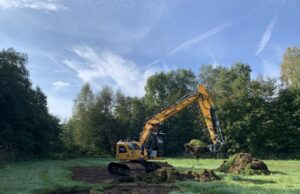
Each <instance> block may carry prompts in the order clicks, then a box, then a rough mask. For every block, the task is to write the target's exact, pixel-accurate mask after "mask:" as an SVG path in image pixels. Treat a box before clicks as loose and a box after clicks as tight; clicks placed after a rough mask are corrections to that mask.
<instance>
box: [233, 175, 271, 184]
mask: <svg viewBox="0 0 300 194" xmlns="http://www.w3.org/2000/svg"><path fill="white" fill-rule="evenodd" d="M233 180H235V181H240V182H248V183H253V184H258V185H262V184H274V183H276V182H275V181H273V180H261V179H248V178H244V177H238V176H235V177H233Z"/></svg>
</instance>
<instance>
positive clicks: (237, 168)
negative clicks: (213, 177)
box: [218, 153, 270, 175]
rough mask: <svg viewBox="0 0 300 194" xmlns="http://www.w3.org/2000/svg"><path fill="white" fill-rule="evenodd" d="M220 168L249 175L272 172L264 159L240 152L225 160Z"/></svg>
mask: <svg viewBox="0 0 300 194" xmlns="http://www.w3.org/2000/svg"><path fill="white" fill-rule="evenodd" d="M218 170H219V171H221V172H225V173H236V174H247V175H254V174H265V175H268V174H270V171H269V169H268V167H267V165H266V164H265V163H264V162H263V161H262V160H258V159H256V158H254V157H252V156H251V154H249V153H238V154H235V155H233V156H232V157H230V158H229V160H228V161H224V163H223V164H222V165H221V166H220V167H219V168H218Z"/></svg>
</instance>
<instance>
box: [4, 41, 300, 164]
mask: <svg viewBox="0 0 300 194" xmlns="http://www.w3.org/2000/svg"><path fill="white" fill-rule="evenodd" d="M27 62H28V59H27V56H26V55H25V54H22V53H18V52H16V51H15V50H13V49H7V50H2V51H1V52H0V88H1V89H0V110H1V111H0V161H1V157H2V158H4V156H16V157H20V156H21V157H22V156H36V155H37V156H39V155H47V154H49V153H53V152H71V153H72V152H77V153H82V154H89V153H91V154H96V155H101V154H113V153H114V149H115V143H116V142H117V141H118V140H120V139H123V140H126V139H127V138H131V139H137V138H138V137H139V133H140V132H141V131H142V127H143V125H144V123H145V121H146V120H147V118H149V117H151V116H152V115H154V114H155V113H157V112H159V111H160V110H162V109H163V108H165V107H166V106H169V105H171V104H173V103H175V102H176V101H177V100H178V99H180V98H181V97H182V96H183V95H185V94H186V93H188V92H190V91H191V90H194V89H195V88H196V86H197V85H198V84H199V83H202V82H204V83H205V85H206V86H207V88H208V90H209V92H210V93H211V95H212V96H213V98H214V101H215V103H216V105H217V106H218V112H217V114H218V117H219V120H220V124H221V128H222V129H223V133H224V135H225V138H226V144H225V146H224V147H223V152H226V153H229V154H233V153H237V152H250V153H252V154H254V155H256V156H259V157H271V158H284V157H293V158H299V157H300V142H299V139H300V77H299V75H300V48H298V47H293V48H288V49H287V51H286V53H285V55H284V56H283V61H282V64H281V79H280V80H278V79H274V78H263V77H262V76H258V77H257V78H256V79H251V77H250V73H251V68H250V66H249V65H247V64H243V63H237V64H234V65H233V66H231V67H222V66H218V67H213V66H211V65H203V66H201V68H200V72H199V74H198V75H196V74H195V73H194V72H192V71H191V70H187V69H178V70H176V71H169V72H157V73H156V74H154V75H152V76H150V77H149V78H148V79H147V82H146V85H145V95H144V96H143V97H141V98H137V97H129V96H126V95H124V94H123V93H122V91H121V90H117V91H113V90H112V89H111V88H110V87H108V86H105V87H103V88H102V89H101V90H100V91H96V93H95V92H94V91H92V89H91V86H90V85H89V84H88V83H85V84H84V85H83V86H82V88H81V91H80V92H79V93H78V95H77V97H76V99H75V100H74V107H73V113H72V116H71V118H70V119H69V120H68V121H66V122H65V123H63V124H62V125H61V124H60V123H59V119H58V118H57V117H55V116H53V115H51V114H49V111H48V109H47V97H46V95H45V94H44V93H43V92H42V90H41V89H40V88H39V87H36V88H33V87H32V83H31V81H30V78H29V72H28V70H27V69H26V64H27ZM160 130H161V131H163V132H165V133H166V141H165V142H166V145H165V148H166V149H165V153H166V155H168V156H172V155H182V154H183V150H184V147H183V145H184V143H187V142H189V141H190V140H191V139H200V140H202V141H204V142H207V143H210V139H209V136H208V132H207V129H206V125H205V123H204V119H203V118H202V115H201V114H200V112H199V109H198V107H197V106H196V105H194V106H189V107H188V108H186V109H185V110H183V111H182V112H180V113H178V114H176V115H174V116H173V117H171V118H169V119H168V120H166V121H165V122H164V123H163V125H162V126H160ZM0 163H1V162H0Z"/></svg>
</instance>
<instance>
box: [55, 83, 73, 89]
mask: <svg viewBox="0 0 300 194" xmlns="http://www.w3.org/2000/svg"><path fill="white" fill-rule="evenodd" d="M53 86H54V89H55V90H60V89H64V88H67V87H70V86H71V84H70V83H68V82H63V81H56V82H53Z"/></svg>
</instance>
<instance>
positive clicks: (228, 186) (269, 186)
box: [165, 159, 300, 194]
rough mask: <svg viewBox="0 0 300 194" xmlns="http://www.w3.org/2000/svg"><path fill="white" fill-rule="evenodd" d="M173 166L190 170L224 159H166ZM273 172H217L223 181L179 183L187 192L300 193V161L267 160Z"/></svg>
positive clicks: (214, 163) (221, 193)
mask: <svg viewBox="0 0 300 194" xmlns="http://www.w3.org/2000/svg"><path fill="white" fill-rule="evenodd" d="M165 161H167V162H169V163H170V164H172V165H173V166H175V167H177V168H180V169H181V170H186V169H190V168H193V169H194V170H197V169H203V168H206V169H215V168H217V167H219V166H220V165H221V164H222V162H223V161H222V160H214V159H199V160H196V159H166V160H165ZM265 162H266V164H267V165H268V167H269V170H270V171H271V175H268V176H265V175H255V176H245V175H236V174H224V173H221V172H216V174H217V175H219V176H220V177H221V178H222V180H221V181H215V182H209V183H200V182H195V181H186V182H178V183H177V185H178V186H179V187H180V188H182V190H183V191H184V192H187V193H198V192H200V193H207V194H210V193H220V194H227V193H228V194H229V193H230V194H232V193H253V194H254V193H255V194H256V193H272V194H273V193H295V194H296V193H300V161H299V160H265Z"/></svg>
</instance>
